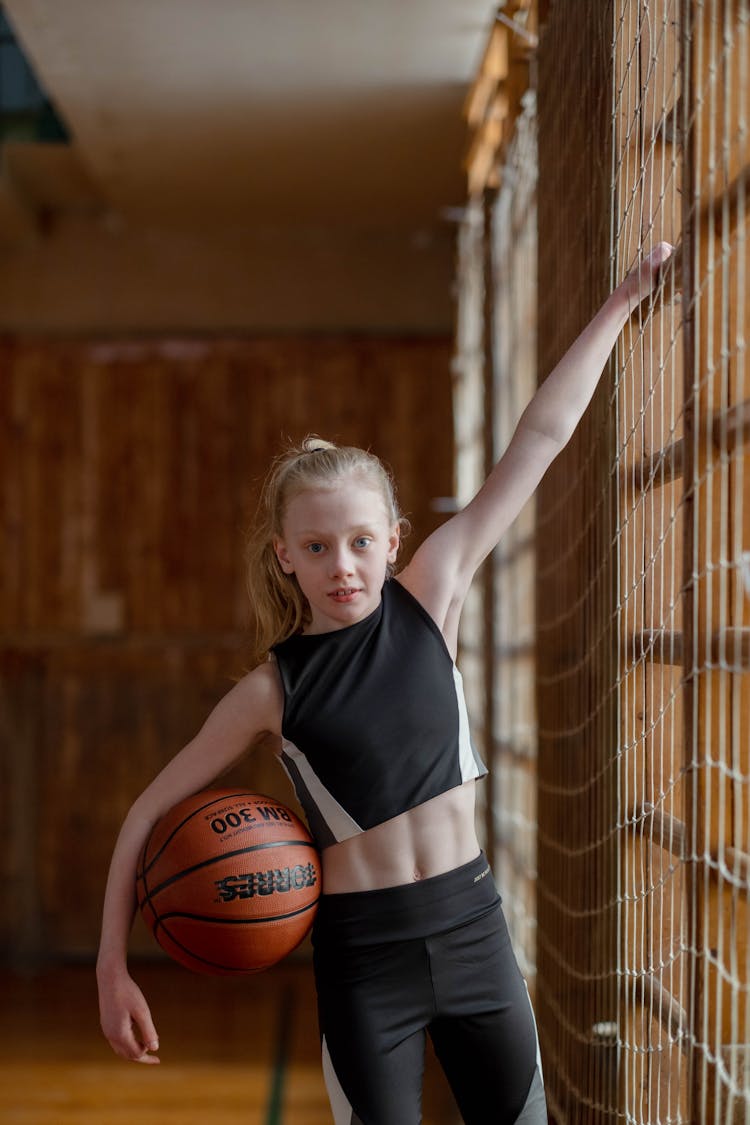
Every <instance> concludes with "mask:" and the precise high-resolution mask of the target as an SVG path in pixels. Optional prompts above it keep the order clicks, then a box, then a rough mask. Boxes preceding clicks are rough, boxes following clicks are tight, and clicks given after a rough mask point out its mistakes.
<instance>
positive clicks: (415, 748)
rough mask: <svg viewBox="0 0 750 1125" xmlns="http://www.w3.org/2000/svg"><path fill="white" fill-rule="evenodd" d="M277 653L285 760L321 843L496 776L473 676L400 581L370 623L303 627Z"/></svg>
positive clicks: (388, 589)
mask: <svg viewBox="0 0 750 1125" xmlns="http://www.w3.org/2000/svg"><path fill="white" fill-rule="evenodd" d="M273 653H274V656H275V658H276V661H277V664H278V668H279V672H280V675H281V681H282V684H283V688H284V714H283V719H282V726H281V732H282V749H281V761H282V764H283V766H284V768H285V770H286V772H287V773H288V775H289V777H290V779H291V781H292V784H293V785H294V788H295V791H296V793H297V797H298V798H299V801H300V804H301V805H302V807H303V809H304V810H305V814H306V816H307V820H308V824H309V827H310V831H311V832H312V835H313V837H314V838H315V842H316V844H317V845H318V847H319V848H325V847H328V846H329V845H331V844H335V843H337V842H338V841H340V840H346V839H348V838H349V837H350V836H355V835H357V834H358V833H360V832H364V831H365V830H366V829H368V828H373V827H374V826H375V825H377V824H381V823H382V822H383V821H386V820H390V819H391V818H392V817H394V816H398V815H399V814H400V813H403V812H406V811H407V809H411V808H414V807H415V806H416V805H420V804H422V803H423V802H424V801H429V800H430V798H431V797H437V796H438V794H440V793H445V792H446V791H447V790H449V789H453V788H455V787H456V786H457V785H461V784H462V783H463V782H464V781H468V780H469V779H470V778H476V777H483V776H484V775H485V774H486V773H487V769H486V767H485V766H484V764H483V763H482V762H481V760H480V759H479V757H478V756H477V754H476V752H475V750H474V748H473V747H472V744H471V740H470V738H469V721H468V715H467V712H466V703H465V700H464V693H463V684H462V681H461V674H460V672H459V671H458V669H457V668H456V666H455V664H454V663H453V660H452V659H451V655H450V653H449V652H448V649H447V647H446V644H445V640H444V638H443V636H442V634H441V632H440V630H439V629H438V627H437V625H436V623H435V621H434V620H433V619H432V618H431V617H430V615H429V614H428V613H427V611H426V610H425V609H424V607H423V606H422V605H421V604H420V603H419V602H418V601H417V600H416V598H414V597H413V596H412V594H410V593H409V591H408V590H407V589H406V588H405V587H404V586H402V585H401V583H400V582H398V581H397V580H396V579H391V580H390V581H388V582H386V583H385V585H384V586H383V591H382V597H381V601H380V604H379V605H378V607H377V609H375V610H374V611H373V612H372V613H371V614H369V616H367V617H365V618H363V619H362V621H357V622H355V624H353V625H347V626H345V627H344V628H342V629H335V630H333V631H332V632H328V633H311V634H301V633H297V634H295V635H294V636H292V637H288V638H287V640H285V641H282V642H281V643H280V644H278V645H276V646H275V648H274V649H273Z"/></svg>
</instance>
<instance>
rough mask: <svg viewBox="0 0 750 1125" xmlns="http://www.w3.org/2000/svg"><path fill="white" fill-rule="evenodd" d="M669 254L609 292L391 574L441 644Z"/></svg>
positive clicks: (665, 248) (658, 254)
mask: <svg viewBox="0 0 750 1125" xmlns="http://www.w3.org/2000/svg"><path fill="white" fill-rule="evenodd" d="M671 251H672V248H671V246H669V244H668V243H659V245H658V246H657V247H656V249H655V250H654V251H653V252H652V253H651V254H650V255H649V256H648V257H647V258H645V259H644V260H643V261H642V262H641V263H640V264H639V265H638V266H637V267H636V268H635V269H634V270H632V271H631V273H629V274H628V276H627V277H626V278H625V280H624V281H623V282H622V284H621V285H619V286H618V287H617V288H616V289H615V290H614V292H613V293H611V294H610V296H609V297H608V298H607V300H606V301H605V302H604V304H603V305H602V307H601V308H600V309H599V311H598V312H597V313H596V315H595V316H594V318H593V319H592V320H591V321H590V323H589V324H588V325H587V326H586V328H585V329H584V330H583V332H581V334H580V336H578V338H577V339H576V340H575V342H574V343H573V344H572V345H571V347H570V348H569V349H568V351H567V352H566V353H565V355H564V356H563V357H562V359H561V360H560V362H559V363H558V364H557V366H556V367H555V368H554V370H553V371H552V372H551V373H550V374H549V375H548V376H547V378H546V379H545V381H544V382H543V383H542V385H541V386H540V387H539V389H538V390H537V391H536V393H535V395H534V397H533V398H532V399H531V401H530V402H529V404H528V406H527V407H526V409H525V410H524V412H523V414H522V415H521V418H520V420H519V422H518V425H517V427H516V430H515V432H514V434H513V437H512V438H511V441H510V443H509V445H508V448H507V449H506V451H505V453H504V454H503V456H502V457H501V459H500V460H499V461H498V463H497V464H496V465H495V467H494V469H493V470H492V472H491V473H490V475H489V476H488V478H487V480H486V481H485V483H484V485H483V486H482V488H481V489H480V490H479V492H478V493H477V495H476V496H475V497H474V499H473V500H472V501H471V502H470V503H469V504H468V505H467V506H466V507H465V508H464V509H463V510H462V511H461V512H458V513H457V514H456V515H455V516H453V517H452V518H451V519H450V520H448V521H447V523H445V524H443V526H442V527H440V528H438V530H437V531H435V532H433V534H432V535H431V536H430V537H429V538H428V539H427V540H425V542H424V543H423V544H422V546H421V547H420V548H419V549H418V550H417V552H416V553H415V555H414V558H413V559H412V561H411V563H410V564H409V565H408V566H407V567H406V568H405V570H404V571H403V572H402V574H401V575H399V578H400V580H401V581H402V582H403V583H404V585H405V586H407V588H408V589H410V590H411V592H412V593H413V594H414V595H415V596H416V597H417V598H419V600H420V601H421V602H422V603H423V605H424V606H425V608H426V609H427V610H428V611H429V612H430V613H431V614H432V616H433V617H434V618H435V620H436V621H437V623H438V625H439V626H440V627H441V628H442V629H443V632H444V633H445V635H446V640H448V642H449V645H450V644H451V639H452V638H454V637H455V633H456V630H457V627H458V614H459V613H460V609H461V606H462V605H463V601H464V599H465V597H466V593H467V591H468V588H469V586H470V584H471V580H472V578H473V577H474V574H475V573H476V570H477V568H478V567H479V565H480V564H481V563H482V561H483V560H484V559H485V558H486V557H487V555H488V554H489V553H490V551H492V549H493V548H494V547H495V546H496V545H497V544H498V542H499V541H500V539H501V538H502V535H503V533H504V532H505V531H506V530H507V528H508V526H509V525H510V524H511V523H512V522H513V520H514V519H515V518H516V516H517V515H518V513H519V512H520V511H521V509H522V508H523V506H524V504H526V502H527V501H528V500H529V498H530V497H531V496H532V495H533V493H534V491H535V490H536V488H537V485H538V484H539V482H540V481H541V479H542V477H543V476H544V474H545V472H546V471H547V469H548V468H549V466H550V465H551V464H552V462H553V461H554V459H555V458H556V457H557V455H558V453H559V452H560V451H561V450H562V449H563V447H564V446H565V445H566V444H567V443H568V441H569V440H570V438H571V437H572V435H573V432H574V431H575V429H576V426H577V425H578V423H579V421H580V419H581V417H582V416H583V413H584V411H585V410H586V407H587V406H588V404H589V402H590V401H591V399H592V397H593V394H594V391H595V390H596V386H597V384H598V382H599V379H600V377H601V374H602V370H603V368H604V365H605V363H606V360H607V357H608V356H609V354H610V352H611V350H612V348H613V347H614V345H615V343H616V341H617V337H618V336H619V334H620V332H621V331H622V329H623V327H624V326H625V324H626V322H627V320H628V319H629V317H630V315H631V313H632V312H633V310H634V309H635V308H636V307H637V305H638V304H639V303H640V302H641V301H642V300H643V298H644V297H645V296H647V294H648V293H649V292H650V291H651V290H652V289H653V287H654V285H655V283H656V281H657V280H658V277H659V270H660V268H661V267H662V266H663V264H664V262H665V261H666V260H667V258H668V257H669V255H670V254H671Z"/></svg>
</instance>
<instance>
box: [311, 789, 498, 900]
mask: <svg viewBox="0 0 750 1125" xmlns="http://www.w3.org/2000/svg"><path fill="white" fill-rule="evenodd" d="M475 787H476V782H475V781H467V782H465V783H464V784H463V785H459V786H457V787H456V788H455V789H450V790H448V792H446V793H441V794H440V795H439V796H437V797H433V798H432V799H431V800H429V801H426V802H425V803H424V804H423V805H417V807H416V808H413V809H409V810H408V811H407V812H405V813H401V814H400V815H399V816H396V817H393V818H392V819H391V820H387V821H385V822H384V823H383V824H378V825H376V826H375V828H370V829H368V830H367V831H366V832H362V833H360V834H359V835H357V836H352V837H351V838H350V839H348V840H342V842H341V843H340V844H333V845H332V846H331V847H329V848H326V849H325V850H324V851H323V857H322V858H323V893H324V894H342V893H348V892H350V891H374V890H378V889H380V888H383V887H397V886H401V885H402V884H404V883H414V882H417V881H418V880H421V879H430V878H432V877H433V876H434V875H443V874H445V872H446V871H452V870H453V869H454V868H456V867H460V866H461V865H462V864H464V863H469V862H470V861H471V860H472V859H476V857H477V856H478V855H479V851H480V848H479V842H478V840H477V835H476V829H475V824H474V805H475Z"/></svg>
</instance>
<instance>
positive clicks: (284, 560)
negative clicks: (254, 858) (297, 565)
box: [273, 539, 294, 574]
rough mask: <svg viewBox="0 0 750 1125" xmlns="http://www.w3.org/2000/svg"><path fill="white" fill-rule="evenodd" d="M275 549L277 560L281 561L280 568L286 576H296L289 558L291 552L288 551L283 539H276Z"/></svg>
mask: <svg viewBox="0 0 750 1125" xmlns="http://www.w3.org/2000/svg"><path fill="white" fill-rule="evenodd" d="M273 549H274V553H275V555H276V558H277V559H278V560H279V566H280V567H281V569H282V570H283V571H284V574H294V566H293V564H292V561H291V559H290V558H289V552H288V551H287V549H286V544H285V543H284V540H283V539H274V541H273Z"/></svg>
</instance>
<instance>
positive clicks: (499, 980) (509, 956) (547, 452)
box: [97, 243, 672, 1125]
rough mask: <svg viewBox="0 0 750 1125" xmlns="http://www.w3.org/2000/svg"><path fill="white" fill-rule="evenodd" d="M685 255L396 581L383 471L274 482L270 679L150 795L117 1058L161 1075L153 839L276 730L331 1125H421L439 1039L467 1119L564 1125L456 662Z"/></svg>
mask: <svg viewBox="0 0 750 1125" xmlns="http://www.w3.org/2000/svg"><path fill="white" fill-rule="evenodd" d="M671 249H672V248H671V247H670V246H669V245H668V244H667V243H661V244H659V246H657V248H656V249H655V250H654V251H653V252H652V253H651V254H650V255H649V257H648V258H646V259H645V260H644V261H643V262H642V263H641V264H640V265H639V266H638V267H637V268H636V269H634V270H633V271H632V272H631V273H630V274H629V275H628V276H627V278H626V279H625V281H624V282H623V283H622V284H621V285H620V286H619V287H618V288H617V289H616V290H615V291H614V292H613V293H612V294H611V296H610V297H609V298H608V299H607V301H606V302H605V303H604V305H603V306H602V308H601V309H600V310H599V312H598V313H597V314H596V316H595V317H594V319H593V320H592V321H591V323H590V324H589V325H588V327H587V328H586V329H585V330H584V331H583V333H582V334H581V335H580V336H579V338H578V339H577V340H576V341H575V343H574V344H573V345H572V347H571V348H570V350H569V351H568V352H567V353H566V355H565V356H564V357H563V359H562V360H561V361H560V363H559V364H558V365H557V367H556V368H555V369H554V371H553V372H552V374H551V375H550V376H549V377H548V378H547V379H546V381H545V382H544V383H543V385H542V386H541V387H540V388H539V390H538V391H537V392H536V394H535V395H534V397H533V399H532V400H531V402H530V404H529V405H528V406H527V408H526V410H525V411H524V413H523V415H522V417H521V419H520V421H519V424H518V427H517V429H516V431H515V434H514V435H513V438H512V440H511V442H510V444H509V446H508V449H507V451H506V452H505V454H504V455H503V457H502V459H501V460H500V461H499V462H498V464H497V465H496V466H495V468H494V469H493V471H492V473H491V474H490V476H489V478H488V479H487V481H486V483H485V484H484V486H483V488H482V489H481V490H480V492H479V493H478V494H477V496H476V497H475V498H474V500H472V502H471V503H470V504H469V505H468V506H467V507H466V508H465V509H464V510H463V511H461V512H459V513H458V514H457V515H455V516H454V517H453V518H452V519H450V520H448V521H447V522H446V523H445V524H443V525H442V526H441V527H440V528H439V529H438V530H437V531H435V532H434V533H433V534H432V535H431V536H429V538H428V539H427V540H426V541H425V542H424V543H423V544H422V545H421V546H420V547H419V548H418V550H417V551H416V553H415V555H414V557H413V559H412V561H411V562H410V563H409V565H408V566H406V567H405V568H404V569H403V570H402V571H401V572H400V573H399V574H398V577H393V575H394V568H395V564H396V559H397V555H398V548H399V533H400V529H401V525H402V520H401V516H400V514H399V511H398V508H397V506H396V502H395V499H394V493H393V489H392V486H391V482H390V479H389V477H388V476H387V474H386V473H385V471H384V469H383V467H382V465H381V464H380V462H379V461H378V460H377V458H375V457H374V456H372V455H371V454H369V453H365V452H364V451H362V450H358V449H350V448H338V447H336V446H334V445H331V444H330V443H328V442H323V441H321V440H319V439H316V438H309V439H307V440H306V441H305V442H304V443H303V444H302V446H301V447H300V448H299V449H296V450H291V451H289V452H288V453H286V454H284V455H282V456H281V457H280V458H279V459H278V460H277V461H276V462H275V464H274V466H273V468H272V471H271V474H270V476H269V478H268V480H267V482H266V486H265V491H264V495H263V502H262V508H261V518H260V520H259V521H258V525H257V527H256V529H255V532H254V535H253V538H252V540H251V544H250V558H249V561H250V570H249V580H250V590H251V595H252V597H253V601H254V608H255V610H256V614H257V618H258V637H259V645H258V648H259V652H258V655H259V659H260V662H259V663H258V665H257V667H256V668H254V670H253V671H251V672H250V673H249V674H248V675H246V676H245V677H244V678H243V679H242V680H240V682H239V683H237V684H236V685H235V686H234V687H233V688H232V690H231V691H230V692H229V693H228V694H227V695H226V696H225V697H224V698H223V699H222V700H221V702H220V703H219V704H218V705H217V706H216V708H215V709H214V710H213V712H212V713H211V714H210V715H209V717H208V719H207V720H206V722H205V724H204V726H203V727H202V728H201V730H200V731H199V732H198V733H197V735H196V736H195V738H193V740H192V741H191V742H189V743H188V744H187V745H186V746H185V747H184V748H183V749H182V750H181V751H180V753H179V754H177V755H176V757H175V758H173V759H172V761H171V762H170V763H169V764H168V765H167V766H166V767H165V768H164V769H163V770H162V772H161V773H160V774H159V775H158V776H157V777H156V779H155V780H154V781H153V782H152V783H151V784H150V785H149V787H148V788H147V789H146V790H145V791H144V793H142V795H141V796H140V797H138V799H137V800H136V801H135V803H134V805H133V806H132V808H131V810H130V812H129V813H128V816H127V817H126V819H125V822H124V824H123V827H122V829H121V832H120V835H119V837H118V840H117V844H116V846H115V850H114V855H113V858H112V863H111V867H110V874H109V879H108V882H107V890H106V895H105V903H104V916H103V924H102V935H101V944H100V951H99V958H98V962H97V977H98V983H99V995H100V1010H101V1023H102V1028H103V1030H104V1034H105V1035H106V1037H107V1038H108V1040H109V1042H110V1043H111V1045H112V1047H113V1048H114V1050H115V1051H116V1052H117V1053H118V1054H119V1055H122V1056H123V1057H124V1058H126V1059H132V1060H135V1061H137V1062H144V1063H156V1062H158V1061H159V1060H158V1057H157V1055H156V1054H155V1052H156V1051H157V1050H158V1039H157V1034H156V1030H155V1028H154V1024H153V1022H152V1019H151V1015H150V1012H149V1009H148V1006H147V1004H146V1001H145V999H144V997H143V995H142V993H141V992H140V990H139V989H138V987H137V985H136V984H135V983H134V981H133V980H132V979H131V978H130V976H129V975H128V971H127V965H126V947H127V937H128V933H129V930H130V926H131V923H132V919H133V913H134V909H135V903H134V879H135V875H134V873H135V864H136V859H137V856H138V854H139V852H140V849H141V847H142V845H143V842H144V840H145V838H146V836H147V834H148V832H149V830H150V828H151V826H152V825H153V824H154V823H155V821H156V820H157V819H158V818H159V817H160V816H162V815H163V814H164V813H165V812H166V811H167V810H168V809H169V808H170V807H171V806H172V805H174V804H175V803H176V802H177V801H179V800H181V799H182V798H183V797H186V796H188V795H189V794H191V793H194V792H196V791H197V790H199V789H202V788H204V787H205V786H207V785H208V784H210V783H211V781H212V780H213V779H214V778H215V777H217V776H218V775H219V774H221V773H222V772H224V771H225V770H226V769H227V768H228V767H229V766H231V765H232V764H233V763H234V762H236V761H237V760H238V759H239V758H240V757H241V756H242V755H243V754H244V753H245V751H246V750H247V749H248V747H249V746H250V745H251V743H253V742H254V741H255V740H256V739H257V738H258V737H259V736H260V735H262V734H269V733H270V734H271V735H273V736H275V738H276V741H277V745H278V754H279V756H280V758H281V761H282V763H283V765H284V767H285V768H286V770H287V772H288V774H289V776H290V778H291V779H292V781H293V783H294V786H295V788H296V791H297V794H298V796H299V799H300V801H301V803H302V805H303V807H304V809H305V812H306V814H307V817H308V821H309V825H310V828H311V831H312V833H313V835H314V837H315V839H316V842H317V844H318V847H319V848H320V850H321V853H322V864H323V895H322V897H321V899H320V905H319V908H318V912H317V916H316V920H315V924H314V930H313V949H314V969H315V978H316V985H317V990H318V999H319V1017H320V1031H321V1038H322V1049H323V1067H324V1072H325V1078H326V1084H327V1087H328V1092H329V1096H330V1099H331V1105H332V1109H333V1115H334V1119H335V1122H336V1125H345V1123H346V1125H355V1123H358V1122H359V1123H363V1125H417V1123H418V1122H419V1121H420V1120H421V1087H422V1067H423V1056H424V1037H425V1033H426V1032H429V1034H430V1036H431V1038H432V1040H433V1043H434V1046H435V1050H436V1053H437V1055H438V1057H439V1059H440V1061H441V1063H442V1065H443V1067H444V1069H445V1072H446V1075H447V1077H448V1080H449V1082H450V1084H451V1087H452V1089H453V1091H454V1093H455V1096H456V1100H457V1102H458V1105H459V1107H460V1110H461V1113H462V1115H463V1119H464V1121H465V1122H467V1123H470V1125H479V1123H481V1125H485V1123H486V1122H489V1121H492V1122H508V1123H510V1122H523V1123H525V1125H532V1123H533V1125H541V1123H542V1122H546V1120H547V1118H546V1111H545V1100H544V1091H543V1086H542V1073H541V1064H540V1060H539V1049H538V1043H537V1035H536V1028H535V1024H534V1017H533V1014H532V1011H531V1006H530V1003H529V999H528V993H527V991H526V987H525V982H524V980H523V978H522V977H521V974H520V971H519V969H518V966H517V964H516V961H515V958H514V955H513V952H512V950H511V947H510V942H509V939H508V932H507V929H506V926H505V922H504V919H503V913H502V909H501V905H500V903H501V900H500V896H499V895H498V893H497V890H496V888H495V885H494V882H493V879H492V875H491V873H490V870H489V867H488V865H487V862H486V860H485V857H484V855H483V854H482V852H481V850H480V847H479V844H478V841H477V837H476V835H475V828H474V787H475V781H476V779H477V778H479V777H481V776H482V775H483V774H484V773H486V769H485V767H484V766H483V764H482V763H481V761H479V759H478V758H477V757H476V755H475V753H474V752H473V750H472V747H471V745H470V742H469V738H468V733H467V731H468V722H467V716H466V709H465V705H464V701H463V693H462V689H461V679H460V676H459V674H458V672H457V670H456V669H455V666H454V663H453V657H454V654H455V651H456V641H457V631H458V621H459V615H460V612H461V606H462V604H463V601H464V598H465V596H466V593H467V590H468V588H469V585H470V583H471V580H472V577H473V575H474V573H475V571H476V569H477V567H478V566H479V564H480V563H481V562H482V560H483V559H484V558H485V557H486V556H487V555H488V554H489V552H490V551H491V550H492V549H493V547H494V546H495V545H496V544H497V542H498V541H499V539H500V537H501V536H502V534H503V532H504V531H505V529H506V528H507V527H508V525H509V524H510V522H511V521H512V520H513V519H514V517H515V516H516V514H517V513H518V512H519V510H520V509H521V508H522V507H523V505H524V504H525V503H526V501H527V500H528V499H529V497H530V496H531V494H532V492H533V491H534V489H535V488H536V486H537V484H538V483H539V481H540V479H541V477H542V475H543V474H544V472H545V470H546V469H547V467H548V466H549V465H550V463H551V462H552V461H553V459H554V458H555V456H556V455H557V453H558V452H559V451H560V450H561V449H562V448H563V446H564V445H565V444H566V442H567V441H568V439H569V438H570V437H571V435H572V433H573V431H574V429H575V427H576V425H577V423H578V421H579V419H580V418H581V415H582V414H583V412H584V410H585V408H586V405H587V404H588V402H589V400H590V398H591V396H592V394H593V392H594V389H595V387H596V384H597V381H598V379H599V376H600V373H601V370H602V368H603V366H604V363H605V361H606V359H607V356H608V355H609V352H610V350H611V349H612V347H613V345H614V343H615V341H616V339H617V336H618V335H619V332H620V330H621V329H622V327H623V326H624V324H625V323H626V321H627V319H628V317H629V316H630V314H631V312H632V310H633V309H634V308H635V306H636V305H637V304H638V303H639V302H640V300H641V299H642V298H643V297H644V296H646V295H647V294H648V293H649V292H650V291H651V290H652V288H653V286H654V285H655V283H656V282H657V280H658V277H659V271H660V266H661V265H662V264H663V263H664V262H665V261H666V259H667V258H668V257H669V254H670V253H671Z"/></svg>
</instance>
